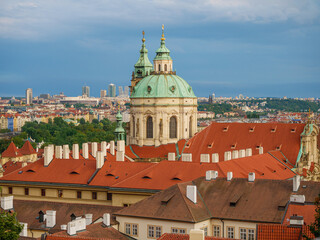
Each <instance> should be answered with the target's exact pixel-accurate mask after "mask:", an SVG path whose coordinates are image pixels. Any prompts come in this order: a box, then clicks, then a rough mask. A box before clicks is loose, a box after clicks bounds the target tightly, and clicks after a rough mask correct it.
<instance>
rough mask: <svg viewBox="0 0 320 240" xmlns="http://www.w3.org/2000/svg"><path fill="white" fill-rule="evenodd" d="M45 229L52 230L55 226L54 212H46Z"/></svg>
mask: <svg viewBox="0 0 320 240" xmlns="http://www.w3.org/2000/svg"><path fill="white" fill-rule="evenodd" d="M46 216H47V217H46V218H47V219H46V227H47V228H52V227H54V226H55V225H56V211H53V210H47V211H46Z"/></svg>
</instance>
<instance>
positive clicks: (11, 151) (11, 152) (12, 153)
mask: <svg viewBox="0 0 320 240" xmlns="http://www.w3.org/2000/svg"><path fill="white" fill-rule="evenodd" d="M20 156H22V154H21V152H20V150H19V149H18V148H17V147H16V145H15V144H14V143H13V142H11V143H10V145H9V146H8V148H7V149H6V150H5V151H4V152H3V153H2V154H1V157H10V158H14V157H20Z"/></svg>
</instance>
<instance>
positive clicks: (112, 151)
mask: <svg viewBox="0 0 320 240" xmlns="http://www.w3.org/2000/svg"><path fill="white" fill-rule="evenodd" d="M110 153H111V154H112V155H114V141H110Z"/></svg>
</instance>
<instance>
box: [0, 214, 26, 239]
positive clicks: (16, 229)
mask: <svg viewBox="0 0 320 240" xmlns="http://www.w3.org/2000/svg"><path fill="white" fill-rule="evenodd" d="M22 229H23V225H22V224H20V223H19V222H18V220H17V219H16V213H13V214H12V213H9V212H6V211H3V210H1V211H0V239H6V240H16V239H18V238H19V234H20V232H21V231H22Z"/></svg>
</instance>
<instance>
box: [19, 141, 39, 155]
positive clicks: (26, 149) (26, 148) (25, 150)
mask: <svg viewBox="0 0 320 240" xmlns="http://www.w3.org/2000/svg"><path fill="white" fill-rule="evenodd" d="M20 152H21V153H22V155H30V154H35V153H37V152H36V150H34V148H33V147H32V145H31V143H30V142H29V141H26V142H25V143H24V144H23V146H22V148H21V149H20Z"/></svg>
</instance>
